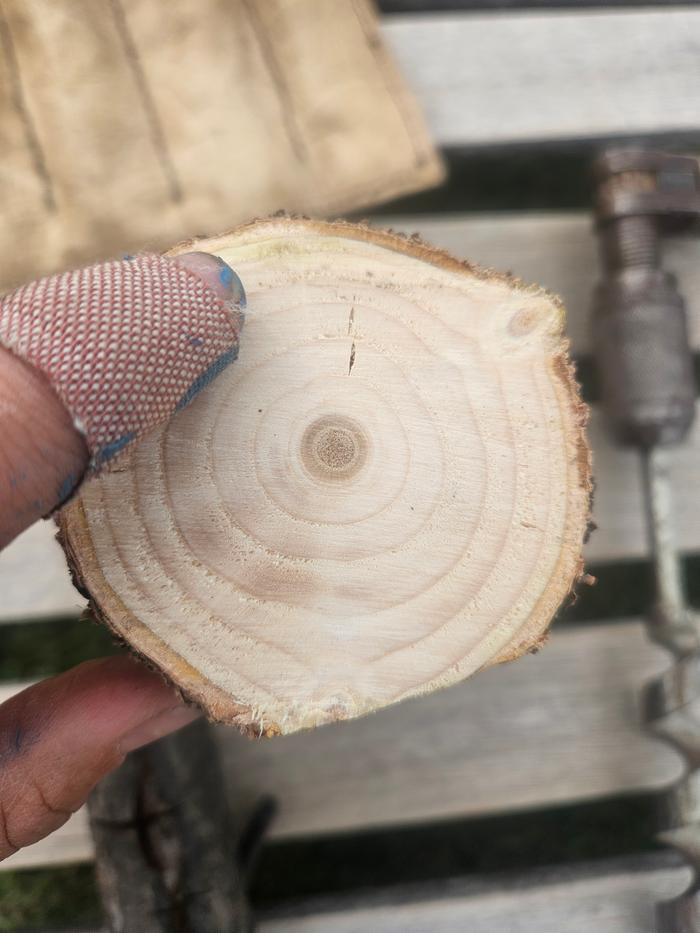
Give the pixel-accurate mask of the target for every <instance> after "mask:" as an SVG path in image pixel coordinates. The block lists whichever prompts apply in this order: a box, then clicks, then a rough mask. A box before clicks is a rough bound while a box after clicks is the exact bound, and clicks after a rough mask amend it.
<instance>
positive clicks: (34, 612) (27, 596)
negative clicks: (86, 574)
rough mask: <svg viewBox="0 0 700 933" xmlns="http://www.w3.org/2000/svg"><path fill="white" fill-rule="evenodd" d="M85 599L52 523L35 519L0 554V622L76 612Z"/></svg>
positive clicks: (81, 606)
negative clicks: (73, 583)
mask: <svg viewBox="0 0 700 933" xmlns="http://www.w3.org/2000/svg"><path fill="white" fill-rule="evenodd" d="M84 605H85V600H84V599H83V598H82V596H80V594H79V593H78V592H77V590H75V589H74V588H73V585H72V584H71V582H70V576H69V574H68V567H67V565H66V559H65V557H64V555H63V551H62V550H61V547H60V545H59V544H58V542H57V541H56V526H55V525H54V523H53V522H51V521H47V522H37V524H36V525H32V527H31V528H28V529H27V530H26V531H25V532H24V533H23V534H21V535H20V536H19V538H17V539H16V540H15V541H13V542H12V544H11V545H10V546H9V547H7V548H6V549H5V550H4V551H3V552H2V554H0V624H1V623H2V622H12V621H16V620H25V619H26V620H30V619H41V618H46V617H47V616H52V615H63V614H65V615H75V614H77V613H78V612H80V611H81V609H82V608H83V606H84Z"/></svg>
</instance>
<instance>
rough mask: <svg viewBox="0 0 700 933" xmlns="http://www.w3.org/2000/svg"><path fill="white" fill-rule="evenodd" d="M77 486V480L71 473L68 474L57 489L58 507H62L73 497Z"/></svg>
mask: <svg viewBox="0 0 700 933" xmlns="http://www.w3.org/2000/svg"><path fill="white" fill-rule="evenodd" d="M77 485H78V480H77V479H76V478H75V476H74V475H73V474H72V473H69V474H68V476H66V478H65V479H64V480H63V482H62V483H61V485H60V486H59V487H58V504H59V506H61V505H63V504H64V502H67V501H68V499H69V498H70V497H71V496H72V495H73V492H74V490H75V488H76V486H77Z"/></svg>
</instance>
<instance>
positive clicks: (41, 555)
mask: <svg viewBox="0 0 700 933" xmlns="http://www.w3.org/2000/svg"><path fill="white" fill-rule="evenodd" d="M378 223H380V224H381V225H382V226H384V225H386V226H390V227H393V228H394V229H396V230H400V231H402V232H406V233H413V232H419V233H420V234H421V236H423V237H424V238H425V239H426V240H427V241H428V242H431V243H434V244H435V245H437V246H441V247H443V248H445V249H447V250H449V251H450V252H451V253H453V254H454V255H456V256H459V257H464V258H467V257H468V258H469V259H471V260H473V261H475V262H478V263H481V264H484V265H487V266H492V267H494V268H497V269H509V270H511V271H512V272H513V273H514V274H516V275H519V276H520V277H522V278H523V279H524V280H525V281H532V282H539V283H541V284H542V285H544V286H545V287H547V288H549V289H550V290H551V291H553V292H555V293H557V294H560V295H561V296H562V297H563V299H564V302H565V304H566V307H567V311H568V319H567V320H568V323H567V329H568V333H569V335H570V337H571V341H572V349H573V352H574V353H576V354H582V353H587V352H590V349H591V346H590V339H589V335H588V307H589V302H590V295H591V289H592V286H593V283H594V282H595V280H596V278H597V275H598V270H597V259H596V251H595V239H594V236H593V233H592V230H591V220H590V218H589V217H588V216H586V215H585V214H578V213H575V214H565V215H551V214H528V215H503V216H494V215H487V216H475V217H464V216H458V217H455V218H439V219H438V218H435V217H415V218H391V217H387V218H381V219H380V220H379V221H378ZM699 257H700V246H699V245H698V242H697V240H694V239H677V240H674V241H671V242H670V243H669V246H668V248H667V250H666V259H667V262H668V266H669V268H670V269H671V270H672V271H674V272H675V273H676V275H677V276H678V279H679V282H680V285H681V288H682V290H683V292H684V294H685V296H686V299H687V302H688V310H689V322H690V332H691V342H692V345H693V347H694V348H695V349H696V351H697V350H700V262H698V258H699ZM589 434H590V439H591V443H592V446H593V450H594V455H595V462H594V470H595V474H596V477H597V480H598V489H597V496H596V502H595V505H594V510H595V519H596V521H597V522H598V524H599V526H600V527H599V530H598V531H597V532H596V534H594V535H593V537H592V538H591V541H590V542H589V544H588V547H587V549H586V558H587V560H589V561H601V560H608V559H609V560H614V559H618V558H625V557H640V556H645V555H647V554H648V548H647V543H646V539H645V536H644V532H643V519H642V512H641V498H640V496H641V487H640V477H639V469H638V464H637V459H636V456H635V454H634V453H631V452H629V451H621V450H618V449H617V448H615V447H613V446H612V445H611V442H610V440H609V437H608V435H607V432H606V430H605V428H604V425H603V424H602V420H601V419H600V417H599V416H598V414H597V413H595V412H594V414H593V418H592V420H591V425H590V431H589ZM699 477H700V424H698V425H696V427H695V429H694V431H693V432H692V434H691V437H690V439H689V442H688V444H687V445H686V446H685V447H683V448H681V449H679V450H678V451H677V453H676V454H675V456H674V463H673V478H674V482H675V484H676V489H677V513H678V525H679V528H678V532H679V541H680V545H681V547H682V548H683V549H685V550H687V551H693V550H699V549H700V511H699V510H698V509H697V508H695V507H694V504H695V502H696V493H695V489H696V487H697V485H698V478H699ZM53 534H54V528H53V524H52V523H42V524H40V525H36V526H34V528H32V529H30V530H29V531H27V532H26V533H25V534H24V535H23V536H22V537H20V538H19V539H18V540H17V541H16V542H15V543H14V544H13V545H11V546H10V548H8V549H7V550H6V551H4V552H3V553H2V555H0V623H2V622H3V621H12V620H16V619H18V618H42V617H46V616H50V615H56V614H60V613H74V612H75V611H76V610H77V609H78V608H79V607H81V606H82V605H83V600H82V599H81V597H80V596H79V595H78V594H77V593H76V592H75V590H73V588H72V587H71V585H70V582H69V580H68V575H67V572H66V567H65V559H64V557H63V554H62V552H61V550H60V548H59V547H58V545H57V544H56V543H55V542H54V541H53V540H52V538H53Z"/></svg>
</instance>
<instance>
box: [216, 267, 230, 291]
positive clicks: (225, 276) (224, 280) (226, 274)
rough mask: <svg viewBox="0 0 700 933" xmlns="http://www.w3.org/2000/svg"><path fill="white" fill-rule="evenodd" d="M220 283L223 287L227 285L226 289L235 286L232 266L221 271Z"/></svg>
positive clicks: (222, 268)
mask: <svg viewBox="0 0 700 933" xmlns="http://www.w3.org/2000/svg"><path fill="white" fill-rule="evenodd" d="M219 281H220V282H221V284H222V285H225V286H226V288H231V286H232V285H233V269H232V268H231V266H222V267H221V269H220V270H219Z"/></svg>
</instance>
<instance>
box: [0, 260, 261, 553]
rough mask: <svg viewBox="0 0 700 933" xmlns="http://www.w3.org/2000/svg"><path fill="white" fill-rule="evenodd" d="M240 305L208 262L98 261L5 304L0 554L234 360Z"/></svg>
mask: <svg viewBox="0 0 700 933" xmlns="http://www.w3.org/2000/svg"><path fill="white" fill-rule="evenodd" d="M244 306H245V293H244V291H243V286H242V285H241V283H240V280H239V279H238V277H237V276H236V275H235V273H234V272H233V270H232V269H230V268H229V266H227V265H226V263H224V262H223V261H222V260H220V259H218V258H217V257H215V256H210V255H209V254H206V253H187V254H184V255H182V256H180V257H178V259H177V260H174V259H168V258H166V257H164V256H159V255H155V254H154V255H149V254H146V255H142V256H137V257H135V258H133V259H131V260H124V261H121V262H107V263H100V264H98V265H94V266H89V267H87V268H85V269H80V270H78V271H76V272H66V273H61V274H60V275H55V276H51V277H49V278H46V279H41V280H39V281H37V282H30V283H29V284H28V285H24V286H22V287H21V288H18V289H17V290H16V291H14V292H10V293H9V294H8V295H5V296H4V297H2V298H0V548H1V547H3V546H4V545H5V544H7V543H8V542H9V541H10V540H12V538H13V537H15V535H17V534H19V532H20V531H22V530H23V529H24V528H25V527H27V526H28V525H29V524H31V523H32V522H33V521H35V520H36V519H37V518H39V517H41V516H42V515H46V514H48V513H50V512H51V511H53V509H55V508H56V507H57V506H58V505H60V504H61V503H62V502H63V501H65V500H66V499H67V498H68V497H69V496H70V495H71V494H72V493H73V491H74V490H75V488H76V486H77V485H78V483H79V482H80V480H81V479H82V478H83V476H84V475H85V474H86V471H96V470H99V469H100V468H101V467H102V466H103V465H104V464H105V463H107V462H108V461H109V460H110V459H111V458H112V457H114V456H116V455H117V454H118V453H119V452H120V451H121V450H123V449H124V448H125V447H126V446H128V445H129V444H130V443H132V442H133V441H135V440H137V439H138V438H139V437H140V436H142V435H143V434H144V433H145V432H146V431H148V430H149V429H150V428H152V427H154V426H155V425H157V424H159V423H160V422H162V421H164V420H166V419H167V418H168V417H170V415H172V413H173V412H174V411H176V410H177V409H178V408H181V407H184V406H185V405H186V404H188V403H189V402H190V401H191V400H192V398H194V396H195V395H196V394H197V393H198V392H199V391H200V390H201V389H202V388H204V386H206V385H207V384H208V383H209V382H210V381H211V380H212V379H213V378H214V377H215V376H216V375H217V374H218V373H219V372H220V371H221V370H222V369H223V368H224V367H225V366H226V365H228V363H230V362H231V361H232V360H233V359H235V357H236V355H237V352H238V336H239V331H240V327H241V323H242V319H243V318H242V312H241V309H242V308H243V307H244ZM3 345H4V346H3Z"/></svg>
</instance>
